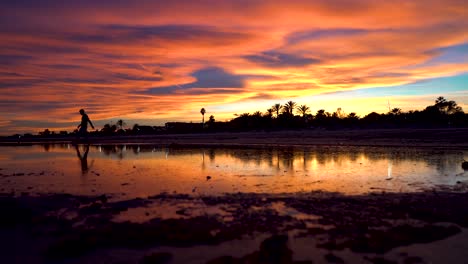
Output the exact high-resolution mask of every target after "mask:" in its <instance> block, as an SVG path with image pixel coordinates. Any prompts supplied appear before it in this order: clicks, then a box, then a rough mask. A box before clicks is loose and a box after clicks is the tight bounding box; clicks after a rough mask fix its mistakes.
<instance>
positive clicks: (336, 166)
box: [0, 144, 468, 199]
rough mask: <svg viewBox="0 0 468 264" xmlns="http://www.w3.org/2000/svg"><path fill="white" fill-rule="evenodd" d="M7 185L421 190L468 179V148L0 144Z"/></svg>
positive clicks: (129, 190) (0, 186)
mask: <svg viewBox="0 0 468 264" xmlns="http://www.w3.org/2000/svg"><path fill="white" fill-rule="evenodd" d="M0 150H1V153H0V192H1V193H6V192H12V191H13V192H15V193H17V194H20V193H21V192H28V193H30V194H38V193H71V194H84V195H90V194H93V195H95V194H104V193H105V194H111V195H113V196H114V197H120V198H122V199H129V198H133V197H147V196H149V195H154V194H159V193H163V192H167V193H171V194H172V193H178V194H181V193H183V194H190V195H220V194H224V193H237V192H255V193H296V192H308V191H315V190H323V191H329V192H340V193H345V194H362V193H369V192H381V191H386V192H414V191H421V190H425V189H430V188H433V187H436V186H439V185H444V186H447V185H448V186H455V185H456V184H457V182H458V183H459V182H464V181H467V180H468V173H467V172H464V171H463V170H462V168H461V166H460V164H461V162H462V161H463V159H464V158H465V159H466V158H467V157H468V152H467V151H460V150H454V151H447V150H444V151H439V150H437V151H435V150H429V149H406V148H366V147H351V148H350V147H316V148H280V149H279V148H258V149H245V148H239V149H236V148H193V149H189V148H182V149H172V148H160V147H155V146H151V145H111V146H89V147H87V146H85V145H80V146H78V147H75V146H73V145H69V144H64V145H33V146H21V147H1V148H0Z"/></svg>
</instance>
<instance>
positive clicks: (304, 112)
mask: <svg viewBox="0 0 468 264" xmlns="http://www.w3.org/2000/svg"><path fill="white" fill-rule="evenodd" d="M297 110H298V111H299V113H300V114H301V115H302V117H305V116H306V115H307V112H309V110H310V108H309V107H308V106H307V105H301V106H299V107H298V108H297Z"/></svg>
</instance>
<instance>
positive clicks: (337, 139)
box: [0, 128, 468, 149]
mask: <svg viewBox="0 0 468 264" xmlns="http://www.w3.org/2000/svg"><path fill="white" fill-rule="evenodd" d="M467 135H468V129H466V128H453V129H376V130H300V131H273V132H264V131H260V132H238V133H206V134H205V133H200V134H165V135H145V136H120V137H119V136H113V137H90V138H89V140H87V141H85V140H82V141H78V142H76V141H74V140H73V139H72V138H33V139H27V138H26V139H22V140H21V141H18V140H17V139H11V138H3V139H0V146H21V145H31V144H69V143H80V144H81V143H89V144H93V145H98V144H152V145H158V146H170V145H175V146H190V147H212V146H238V147H243V146H245V147H249V146H254V147H255V146H279V147H282V146H381V147H424V148H446V149H468V136H467Z"/></svg>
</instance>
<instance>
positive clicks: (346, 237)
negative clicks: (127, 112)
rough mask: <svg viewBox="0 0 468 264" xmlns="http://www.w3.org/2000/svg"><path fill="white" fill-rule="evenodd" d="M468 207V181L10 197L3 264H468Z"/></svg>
mask: <svg viewBox="0 0 468 264" xmlns="http://www.w3.org/2000/svg"><path fill="white" fill-rule="evenodd" d="M466 132H468V130H465V129H448V130H378V131H370V130H368V131H293V132H271V133H268V132H259V133H223V134H199V135H162V136H149V137H127V138H125V137H123V138H105V139H104V138H100V139H91V143H93V144H101V143H118V142H125V143H135V144H137V143H138V144H144V143H148V144H160V145H171V146H182V147H183V146H191V147H194V146H195V147H196V146H218V145H219V146H237V147H238V146H245V147H250V146H309V145H311V146H312V145H320V146H323V145H343V146H347V145H353V146H402V147H428V148H437V149H438V148H446V149H466V148H467V147H468V137H466V134H467V133H466ZM30 143H31V142H30ZM8 144H11V143H8ZM22 144H25V142H23V143H22ZM467 204H468V184H467V183H466V179H460V182H457V185H456V186H452V187H444V186H438V187H437V188H434V189H432V190H427V191H424V192H417V193H385V192H381V193H372V194H368V195H343V194H340V193H330V192H320V191H318V192H309V193H295V194H261V193H257V194H251V193H237V194H227V195H221V196H203V195H197V196H194V195H186V194H168V193H162V194H155V195H153V196H148V197H143V198H135V199H129V200H118V201H117V200H113V199H112V197H110V196H109V195H100V196H77V195H70V194H58V193H55V194H36V195H35V194H32V193H4V194H0V210H1V211H2V217H1V218H0V237H1V238H0V262H1V263H212V264H213V263H466V259H467V257H468V206H467Z"/></svg>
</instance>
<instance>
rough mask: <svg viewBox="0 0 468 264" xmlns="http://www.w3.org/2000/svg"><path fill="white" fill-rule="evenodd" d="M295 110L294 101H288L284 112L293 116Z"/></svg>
mask: <svg viewBox="0 0 468 264" xmlns="http://www.w3.org/2000/svg"><path fill="white" fill-rule="evenodd" d="M294 108H296V103H295V102H293V101H288V102H287V103H286V104H285V105H284V106H283V109H284V112H285V113H287V114H288V115H293V111H294Z"/></svg>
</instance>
